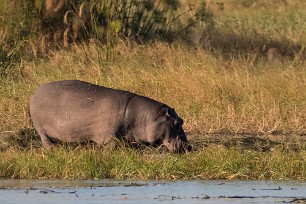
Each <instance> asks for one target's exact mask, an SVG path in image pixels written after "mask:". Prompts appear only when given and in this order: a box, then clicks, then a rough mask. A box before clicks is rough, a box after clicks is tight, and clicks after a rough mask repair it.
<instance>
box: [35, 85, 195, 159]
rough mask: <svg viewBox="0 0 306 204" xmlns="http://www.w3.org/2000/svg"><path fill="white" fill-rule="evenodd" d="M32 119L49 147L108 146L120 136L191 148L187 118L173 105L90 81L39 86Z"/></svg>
mask: <svg viewBox="0 0 306 204" xmlns="http://www.w3.org/2000/svg"><path fill="white" fill-rule="evenodd" d="M30 117H31V120H32V122H33V125H34V128H35V129H36V131H37V132H38V134H39V136H40V138H41V142H42V145H43V147H46V148H51V147H52V146H53V143H55V142H56V141H61V142H86V141H93V142H95V143H97V144H98V145H99V146H100V145H102V146H104V145H106V144H108V143H109V142H110V141H111V140H112V138H118V139H122V141H124V142H127V143H128V144H144V145H150V146H164V147H166V149H168V150H169V151H170V152H173V153H181V152H186V151H190V150H191V145H190V143H189V142H188V140H187V137H186V134H185V132H184V130H183V128H182V125H183V120H182V119H181V118H180V117H179V116H178V115H177V113H176V112H175V110H174V109H173V108H171V107H169V106H167V105H166V104H164V103H161V102H158V101H156V100H153V99H151V98H148V97H145V96H141V95H137V94H135V93H132V92H129V91H124V90H117V89H112V88H107V87H103V86H98V85H95V84H91V83H88V82H84V81H79V80H64V81H55V82H50V83H46V84H43V85H41V86H39V87H38V88H37V89H36V90H35V91H34V93H33V95H32V96H31V98H30Z"/></svg>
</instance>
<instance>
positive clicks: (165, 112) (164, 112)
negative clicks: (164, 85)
mask: <svg viewBox="0 0 306 204" xmlns="http://www.w3.org/2000/svg"><path fill="white" fill-rule="evenodd" d="M158 116H166V117H169V116H170V114H169V108H168V107H163V108H162V109H161V110H160V111H159V113H158Z"/></svg>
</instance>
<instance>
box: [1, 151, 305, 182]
mask: <svg viewBox="0 0 306 204" xmlns="http://www.w3.org/2000/svg"><path fill="white" fill-rule="evenodd" d="M0 156H1V158H2V159H1V161H0V177H1V178H12V179H104V178H108V179H280V180H287V179H300V180H304V179H305V176H306V171H305V159H306V152H305V150H303V151H298V152H287V151H286V150H284V149H276V150H274V151H273V152H267V153H260V152H256V151H242V150H238V149H236V148H229V149H227V148H225V147H222V146H220V145H219V146H210V147H208V148H204V149H201V150H199V151H196V152H193V153H188V154H184V155H172V154H167V153H166V154H164V153H157V152H156V151H153V150H148V151H139V150H131V149H127V148H121V149H120V150H117V151H110V152H109V151H100V150H93V149H90V148H79V149H69V148H68V149H67V148H63V147H58V148H55V149H54V150H53V151H45V150H41V149H35V150H30V151H23V150H20V151H18V150H14V151H6V152H1V153H0Z"/></svg>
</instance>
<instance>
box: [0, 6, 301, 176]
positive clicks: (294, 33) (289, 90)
mask: <svg viewBox="0 0 306 204" xmlns="http://www.w3.org/2000/svg"><path fill="white" fill-rule="evenodd" d="M229 2H231V3H226V4H225V5H224V10H223V11H214V12H215V15H214V20H215V24H214V25H215V27H214V29H213V30H212V31H211V32H207V31H203V30H201V29H199V30H195V31H196V32H195V33H193V34H192V35H190V36H189V35H188V37H189V38H190V39H191V41H192V42H193V45H196V47H194V46H189V45H186V42H188V41H184V42H181V41H177V42H174V43H172V44H167V43H163V42H158V41H156V42H152V43H150V44H142V45H140V44H137V43H135V42H133V41H129V40H126V41H118V42H117V44H116V45H115V46H114V47H113V48H109V47H107V46H104V45H101V44H100V43H97V42H90V43H89V44H88V45H82V44H78V45H71V47H70V48H69V49H59V50H57V51H53V52H52V53H51V54H50V55H49V56H48V57H46V58H40V59H33V60H29V59H28V58H21V60H20V62H19V63H17V65H16V66H9V67H8V68H6V70H5V75H4V76H2V77H1V78H0V95H1V97H0V157H1V158H2V159H1V160H0V178H22V179H26V178H28V179H37V178H47V179H54V178H67V179H68V178H69V179H91V178H115V179H125V178H133V179H220V178H221V179H284V180H285V179H300V180H305V179H306V176H305V174H306V168H305V164H306V153H305V150H306V147H305V146H306V145H305V139H304V140H303V139H302V138H303V137H304V136H303V135H305V134H306V70H305V64H306V63H305V58H304V57H305V53H304V50H303V47H304V46H305V45H306V38H305V36H306V35H305V34H306V30H305V26H306V22H305V9H303V8H306V7H303V6H301V5H300V4H303V3H300V4H294V3H292V2H294V1H293V0H292V1H287V2H289V4H288V5H283V4H282V3H279V4H277V8H278V9H277V10H274V9H272V7H271V8H270V7H269V6H265V4H264V2H263V1H260V0H258V1H257V2H259V3H258V4H256V5H255V6H253V7H252V6H251V5H248V4H243V3H242V1H240V0H239V1H238V0H232V1H229ZM235 2H236V3H237V2H238V3H239V4H238V5H237V6H236V5H235ZM213 5H215V4H211V5H209V6H213ZM212 9H213V7H212ZM187 44H188V43H187ZM270 48H277V49H278V50H279V52H280V54H281V56H280V57H278V58H276V59H272V60H268V58H267V57H266V51H267V50H268V49H270ZM13 64H15V63H13ZM63 79H80V80H85V81H89V82H92V83H96V84H99V85H103V86H107V87H112V88H119V89H125V90H129V91H132V92H135V93H138V94H141V95H145V96H148V97H151V98H154V99H156V100H159V101H162V102H164V103H166V104H168V105H169V106H172V107H174V108H175V109H176V111H177V112H178V114H179V115H180V116H181V117H182V118H183V119H184V120H185V123H184V129H185V130H186V132H187V133H188V135H189V138H190V140H191V143H193V144H194V145H195V146H196V147H197V149H196V150H195V151H194V152H191V153H188V154H182V155H173V154H168V153H161V152H159V151H158V150H135V149H129V148H125V147H122V148H119V149H118V150H110V151H104V150H100V149H98V150H96V149H92V148H91V147H90V146H81V147H78V148H73V147H69V146H68V147H66V146H61V145H59V146H57V147H56V148H55V149H53V150H52V151H46V150H44V149H42V148H41V146H40V142H39V140H38V139H37V135H36V133H35V132H34V131H33V127H32V125H31V122H30V120H29V115H28V101H29V98H30V96H31V94H32V92H33V90H34V89H35V88H36V87H38V86H39V85H40V84H43V83H46V82H49V81H54V80H63ZM215 134H221V135H222V134H227V135H233V137H234V135H239V134H248V135H254V137H255V135H261V136H265V137H272V138H274V139H278V138H279V137H280V136H281V135H285V136H286V138H285V139H283V140H282V141H281V143H280V144H277V145H274V146H273V147H272V146H271V147H270V148H268V150H269V151H263V148H261V147H263V146H265V145H266V144H265V141H263V142H261V143H259V144H253V143H251V145H253V146H254V147H255V146H256V148H249V147H248V148H241V147H240V146H239V144H240V142H241V141H239V140H235V141H237V145H227V142H226V141H225V142H222V141H221V142H220V143H217V144H218V145H217V144H216V143H212V144H211V143H208V144H207V145H205V144H206V141H207V139H206V138H207V135H212V137H214V135H215ZM295 137H296V138H298V139H297V140H296V141H295ZM221 138H222V137H221ZM197 142H200V143H201V145H197ZM229 142H232V140H231V139H229ZM257 146H259V147H257Z"/></svg>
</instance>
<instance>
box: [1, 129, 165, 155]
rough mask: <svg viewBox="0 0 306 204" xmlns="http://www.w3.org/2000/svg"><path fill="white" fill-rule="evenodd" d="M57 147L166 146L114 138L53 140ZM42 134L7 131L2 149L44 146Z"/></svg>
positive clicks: (118, 147)
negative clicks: (103, 140)
mask: <svg viewBox="0 0 306 204" xmlns="http://www.w3.org/2000/svg"><path fill="white" fill-rule="evenodd" d="M52 142H53V143H54V145H55V147H63V148H68V149H71V148H72V149H73V148H76V149H78V148H90V149H101V150H119V149H122V148H130V149H138V150H140V151H158V152H164V151H165V148H162V147H161V148H156V147H152V146H147V145H146V144H136V143H135V144H134V143H128V142H126V141H125V140H124V139H117V138H114V139H113V140H112V141H111V142H110V143H109V144H107V145H105V146H99V145H98V144H96V143H95V142H91V141H86V142H69V143H68V142H61V141H59V140H52ZM42 147H43V146H42V143H41V140H40V136H39V135H38V133H37V132H36V130H35V129H34V128H23V129H20V130H18V131H17V132H12V131H11V132H6V133H5V134H3V135H1V140H0V151H5V150H7V149H11V148H16V149H21V150H29V149H35V148H42Z"/></svg>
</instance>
